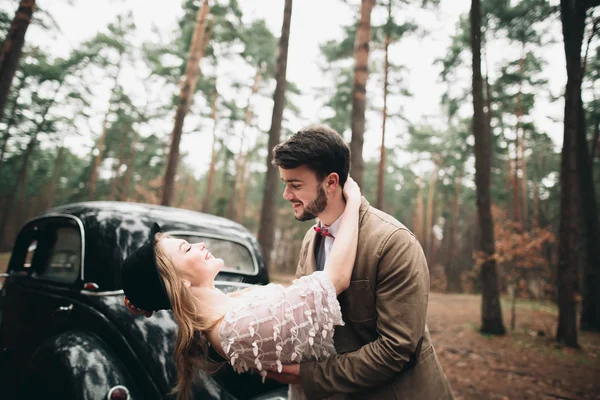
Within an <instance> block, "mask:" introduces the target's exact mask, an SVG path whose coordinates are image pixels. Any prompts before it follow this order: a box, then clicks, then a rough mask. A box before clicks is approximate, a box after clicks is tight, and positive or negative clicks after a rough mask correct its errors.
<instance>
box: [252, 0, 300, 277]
mask: <svg viewBox="0 0 600 400" xmlns="http://www.w3.org/2000/svg"><path fill="white" fill-rule="evenodd" d="M291 20H292V0H285V7H284V10H283V26H282V28H281V38H280V39H279V55H278V56H277V66H276V67H275V80H276V82H277V83H276V86H275V94H274V95H273V115H272V117H271V129H270V130H269V147H268V153H267V176H266V179H265V187H264V192H263V202H262V207H261V210H260V227H259V231H258V242H259V243H260V246H261V248H262V251H263V255H264V258H265V262H266V264H267V268H268V267H269V266H270V265H271V252H272V251H273V241H274V239H275V225H276V224H277V201H276V200H277V194H278V193H277V192H278V190H277V184H278V182H279V171H278V170H277V169H276V168H275V167H274V166H273V165H272V162H273V148H274V147H275V146H276V145H277V144H278V143H279V138H280V135H281V121H282V119H283V107H284V106H285V87H286V83H287V81H286V78H285V75H286V70H287V57H288V45H289V41H290V23H291Z"/></svg>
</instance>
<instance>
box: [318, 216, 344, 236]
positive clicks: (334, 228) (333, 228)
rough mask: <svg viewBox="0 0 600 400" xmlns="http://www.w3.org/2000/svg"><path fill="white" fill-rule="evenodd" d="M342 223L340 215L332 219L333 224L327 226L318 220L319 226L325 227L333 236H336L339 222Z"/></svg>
mask: <svg viewBox="0 0 600 400" xmlns="http://www.w3.org/2000/svg"><path fill="white" fill-rule="evenodd" d="M342 215H343V214H342ZM341 223H342V216H341V215H340V216H339V217H338V219H336V220H335V221H334V223H333V224H331V225H329V226H327V225H325V224H324V223H323V222H322V221H319V226H320V227H322V228H326V229H327V230H328V231H329V233H331V234H332V235H333V236H334V237H335V236H337V233H338V230H339V229H340V224H341Z"/></svg>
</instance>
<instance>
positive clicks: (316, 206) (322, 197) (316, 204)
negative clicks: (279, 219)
mask: <svg viewBox="0 0 600 400" xmlns="http://www.w3.org/2000/svg"><path fill="white" fill-rule="evenodd" d="M325 208H327V195H326V194H325V189H323V186H321V185H319V189H318V190H317V198H316V199H314V200H313V201H312V202H311V203H310V204H308V205H307V206H305V207H304V211H303V212H302V214H301V215H300V216H299V217H296V219H297V220H298V221H308V220H311V219H315V218H317V215H319V214H321V213H322V212H323V211H325Z"/></svg>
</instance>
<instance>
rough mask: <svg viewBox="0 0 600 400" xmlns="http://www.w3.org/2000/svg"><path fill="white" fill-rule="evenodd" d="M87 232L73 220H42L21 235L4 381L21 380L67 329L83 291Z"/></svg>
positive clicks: (11, 286)
mask: <svg viewBox="0 0 600 400" xmlns="http://www.w3.org/2000/svg"><path fill="white" fill-rule="evenodd" d="M83 240H84V239H83V227H82V224H81V221H79V220H78V219H76V218H74V217H71V216H49V217H42V218H39V219H36V220H34V221H31V222H30V223H28V224H27V225H26V226H25V227H24V228H23V229H22V230H21V232H20V233H19V235H18V237H17V240H16V243H15V246H14V249H13V253H12V255H11V260H10V263H9V266H8V275H9V277H8V278H7V280H6V283H5V286H4V288H3V301H2V303H3V313H2V320H1V321H0V349H1V352H2V360H1V362H2V365H3V369H4V371H0V372H2V375H3V380H4V379H7V378H8V379H10V382H11V383H15V382H16V381H17V380H18V378H19V377H22V376H23V375H24V373H25V370H26V368H27V363H28V361H29V359H30V357H31V355H32V353H33V352H34V351H35V350H36V349H37V348H38V347H39V346H40V345H41V344H42V343H44V342H45V341H46V340H47V339H48V338H50V337H52V336H53V335H55V334H56V333H58V332H60V331H61V330H63V329H64V327H65V325H66V324H67V322H68V318H69V315H70V314H71V312H72V311H73V308H74V305H73V301H72V299H73V298H74V295H75V294H76V293H77V288H78V287H79V286H81V279H80V276H81V270H82V268H83V259H84V242H83Z"/></svg>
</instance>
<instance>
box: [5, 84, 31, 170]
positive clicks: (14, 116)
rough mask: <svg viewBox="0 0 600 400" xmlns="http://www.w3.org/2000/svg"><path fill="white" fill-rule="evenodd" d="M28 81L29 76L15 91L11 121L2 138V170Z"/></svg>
mask: <svg viewBox="0 0 600 400" xmlns="http://www.w3.org/2000/svg"><path fill="white" fill-rule="evenodd" d="M26 80H27V76H23V78H22V79H21V80H20V81H19V86H17V88H16V90H15V99H14V101H13V104H12V108H11V112H10V119H9V120H8V121H7V123H6V128H5V130H4V135H3V136H2V150H1V151H0V169H2V165H3V164H4V155H5V154H6V145H7V144H8V139H10V129H11V128H12V126H13V124H14V123H15V120H16V119H17V108H18V107H19V96H20V94H21V90H22V89H23V87H25V81H26Z"/></svg>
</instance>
